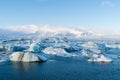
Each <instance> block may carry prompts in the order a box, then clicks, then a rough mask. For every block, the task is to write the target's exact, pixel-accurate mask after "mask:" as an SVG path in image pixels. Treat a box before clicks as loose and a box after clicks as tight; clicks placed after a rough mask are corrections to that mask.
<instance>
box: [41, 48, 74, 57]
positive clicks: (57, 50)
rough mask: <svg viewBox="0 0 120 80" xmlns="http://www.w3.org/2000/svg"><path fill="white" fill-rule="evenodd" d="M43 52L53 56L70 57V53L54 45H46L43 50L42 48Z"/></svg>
mask: <svg viewBox="0 0 120 80" xmlns="http://www.w3.org/2000/svg"><path fill="white" fill-rule="evenodd" d="M42 51H43V53H45V54H52V55H55V56H62V57H72V56H73V55H72V54H69V53H67V52H66V51H65V50H64V49H62V48H54V47H47V48H45V49H44V50H42Z"/></svg>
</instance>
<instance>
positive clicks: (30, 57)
mask: <svg viewBox="0 0 120 80" xmlns="http://www.w3.org/2000/svg"><path fill="white" fill-rule="evenodd" d="M9 58H10V61H21V62H43V61H46V60H47V58H45V57H44V56H40V55H37V54H33V53H30V52H14V53H12V54H11V55H10V56H9Z"/></svg>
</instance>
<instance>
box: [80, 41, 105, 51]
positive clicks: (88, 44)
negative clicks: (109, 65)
mask: <svg viewBox="0 0 120 80" xmlns="http://www.w3.org/2000/svg"><path fill="white" fill-rule="evenodd" d="M81 46H82V47H83V48H85V49H89V50H91V51H93V52H95V53H102V52H104V51H105V50H106V47H105V45H104V44H97V43H94V42H86V43H84V44H83V45H81Z"/></svg>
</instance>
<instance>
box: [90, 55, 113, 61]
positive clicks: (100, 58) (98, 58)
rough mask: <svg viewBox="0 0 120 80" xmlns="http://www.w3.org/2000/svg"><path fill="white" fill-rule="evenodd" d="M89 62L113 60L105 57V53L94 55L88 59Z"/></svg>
mask: <svg viewBox="0 0 120 80" xmlns="http://www.w3.org/2000/svg"><path fill="white" fill-rule="evenodd" d="M88 61H89V62H112V59H110V58H107V57H105V56H104V55H102V54H101V55H96V54H95V55H93V56H92V58H90V59H88Z"/></svg>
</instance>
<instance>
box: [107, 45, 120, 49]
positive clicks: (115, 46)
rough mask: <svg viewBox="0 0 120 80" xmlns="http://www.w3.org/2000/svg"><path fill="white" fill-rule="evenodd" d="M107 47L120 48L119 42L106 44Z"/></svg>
mask: <svg viewBox="0 0 120 80" xmlns="http://www.w3.org/2000/svg"><path fill="white" fill-rule="evenodd" d="M105 46H106V47H108V48H114V49H120V44H106V45H105Z"/></svg>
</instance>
